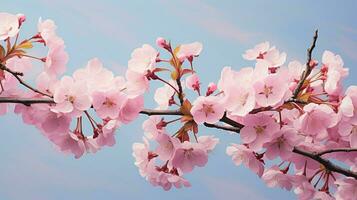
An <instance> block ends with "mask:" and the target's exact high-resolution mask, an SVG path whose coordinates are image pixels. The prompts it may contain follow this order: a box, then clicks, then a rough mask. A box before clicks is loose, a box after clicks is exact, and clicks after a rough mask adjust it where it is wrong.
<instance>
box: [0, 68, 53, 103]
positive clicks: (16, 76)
mask: <svg viewBox="0 0 357 200" xmlns="http://www.w3.org/2000/svg"><path fill="white" fill-rule="evenodd" d="M0 69H2V70H5V71H7V72H9V73H10V74H12V75H13V76H14V77H15V78H16V79H17V80H18V81H19V83H20V84H21V85H23V86H25V87H26V88H28V89H30V90H32V91H34V92H36V93H38V94H41V95H43V96H47V97H50V98H52V96H51V95H49V94H46V93H43V92H41V91H39V90H38V89H36V88H33V87H32V86H30V85H29V84H28V83H26V82H25V81H24V80H22V78H20V77H19V76H21V75H23V74H22V73H21V72H15V71H12V70H11V69H9V68H7V67H6V66H5V65H3V64H1V63H0Z"/></svg>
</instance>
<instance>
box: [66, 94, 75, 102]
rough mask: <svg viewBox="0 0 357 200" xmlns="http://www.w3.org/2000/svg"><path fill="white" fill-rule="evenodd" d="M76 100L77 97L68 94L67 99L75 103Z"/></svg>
mask: <svg viewBox="0 0 357 200" xmlns="http://www.w3.org/2000/svg"><path fill="white" fill-rule="evenodd" d="M75 100H76V97H74V96H67V101H69V102H71V103H73V102H74V101H75Z"/></svg>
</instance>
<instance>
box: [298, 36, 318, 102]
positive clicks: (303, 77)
mask: <svg viewBox="0 0 357 200" xmlns="http://www.w3.org/2000/svg"><path fill="white" fill-rule="evenodd" d="M317 37H318V30H316V31H315V35H314V38H313V40H312V44H311V46H310V48H308V49H307V61H306V68H305V70H304V72H303V73H302V75H301V78H300V81H299V83H298V84H297V86H296V88H295V90H294V93H293V97H292V99H296V97H297V96H298V94H299V92H300V90H301V87H302V86H303V85H304V82H305V80H306V78H307V77H308V76H309V75H310V73H311V71H312V67H311V66H310V65H311V60H312V51H313V50H314V48H315V46H316V41H317Z"/></svg>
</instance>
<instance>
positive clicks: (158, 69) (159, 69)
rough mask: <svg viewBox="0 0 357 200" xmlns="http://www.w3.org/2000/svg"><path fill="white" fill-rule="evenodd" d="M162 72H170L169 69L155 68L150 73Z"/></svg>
mask: <svg viewBox="0 0 357 200" xmlns="http://www.w3.org/2000/svg"><path fill="white" fill-rule="evenodd" d="M162 71H170V70H169V69H166V68H161V67H156V68H155V69H154V70H153V71H152V72H153V73H155V72H162Z"/></svg>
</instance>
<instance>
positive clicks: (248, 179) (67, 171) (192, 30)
mask: <svg viewBox="0 0 357 200" xmlns="http://www.w3.org/2000/svg"><path fill="white" fill-rule="evenodd" d="M356 8H357V2H356V1H352V0H351V1H343V3H341V1H337V0H336V1H332V0H329V1H323V0H320V1H308V0H305V1H294V2H293V1H283V0H281V1H278V0H276V1H233V0H232V1H198V0H193V1H188V0H183V1H178V0H177V1H168V0H158V1H114V0H113V1H109V0H107V1H89V0H87V1H85V0H77V1H74V0H56V1H55V0H32V1H27V0H22V1H21V0H11V1H10V0H6V1H5V0H3V1H1V12H10V13H24V14H25V15H26V16H27V22H26V24H25V26H24V27H23V29H24V30H23V33H24V35H27V36H29V35H31V34H33V33H35V31H36V25H37V20H38V18H39V17H42V18H43V19H47V18H50V19H53V20H55V22H56V23H57V25H58V33H59V35H60V36H62V37H63V38H64V40H65V42H66V49H67V51H68V52H69V54H70V62H69V65H68V74H70V73H72V72H73V71H74V70H75V69H77V68H79V67H83V66H84V65H85V64H86V62H87V61H88V60H89V59H91V58H93V57H98V58H100V59H101V60H102V61H103V63H104V65H105V66H106V67H107V68H109V69H111V70H113V71H114V72H115V73H116V74H123V72H124V71H125V66H126V63H127V60H128V59H129V57H130V53H131V51H132V50H133V49H134V48H136V47H138V46H141V45H142V44H143V43H149V44H152V45H153V44H154V43H155V39H156V38H157V37H158V36H162V37H165V38H167V39H170V40H171V41H172V42H173V43H174V44H175V43H176V44H177V43H187V42H193V41H200V42H202V43H203V45H204V50H203V52H202V55H201V56H200V57H199V59H198V61H197V62H196V69H197V71H198V72H199V73H201V74H204V76H202V78H201V79H202V82H203V83H205V84H208V83H209V82H210V81H217V80H218V79H219V73H220V69H221V68H222V67H223V66H226V65H229V66H232V67H233V68H235V69H239V68H240V67H244V66H249V65H251V63H249V62H246V61H244V60H243V59H242V57H241V54H242V53H243V52H244V51H245V50H246V49H248V48H250V47H252V46H254V45H255V44H257V43H259V42H262V41H270V42H271V43H272V44H274V45H276V46H277V47H278V48H279V49H280V50H282V51H285V52H287V53H288V60H293V59H298V60H300V61H301V62H304V61H305V54H306V53H305V52H306V48H307V46H308V45H309V44H310V41H311V38H312V35H313V31H314V29H316V28H318V29H319V33H320V36H319V39H318V43H317V49H316V51H315V52H314V55H315V58H321V54H322V52H323V50H325V49H328V50H331V51H333V52H336V53H338V54H340V55H341V56H342V58H343V59H344V61H345V65H346V66H347V67H349V68H350V76H349V78H348V79H347V80H346V83H347V84H348V85H351V84H356V83H357V80H356V78H353V77H356V75H357V69H356V67H355V66H356V64H357V53H356V51H357V23H356V22H355V19H356V18H357V13H356V12H355V9H356ZM152 91H153V90H152ZM151 94H152V93H151ZM150 97H151V96H150V95H148V97H147V103H146V106H147V107H153V106H154V104H153V103H152V100H151V98H150ZM144 119H145V117H143V116H141V117H140V118H139V119H138V120H136V122H134V123H132V124H130V125H126V126H123V127H122V128H120V130H119V131H118V132H117V136H116V138H117V145H116V146H115V147H112V148H105V149H103V150H101V151H100V152H98V153H97V154H95V155H92V154H88V155H86V156H84V157H83V158H81V159H79V160H76V159H74V158H73V157H72V156H66V155H63V154H62V153H59V152H57V151H56V150H55V149H54V148H53V146H52V145H51V144H50V142H48V141H47V140H46V138H44V137H43V136H42V135H41V134H40V133H39V132H38V131H37V130H36V129H35V128H34V127H31V126H27V125H24V124H23V123H22V120H21V119H20V118H19V117H18V116H15V115H13V114H9V115H7V116H3V117H1V120H0V127H1V135H2V142H1V143H0V157H1V160H2V161H1V164H0V199H10V200H12V199H14V200H17V199H37V200H42V199H46V200H52V199H53V200H56V199H68V200H71V199H86V200H92V199H99V198H100V199H143V198H145V199H193V198H200V199H207V200H210V199H222V198H223V197H224V199H227V200H230V199H252V200H270V199H292V198H294V195H293V194H292V193H289V192H286V191H283V190H280V189H270V188H267V187H266V186H265V185H264V184H263V183H262V181H261V180H259V179H258V178H257V176H256V175H255V174H253V173H252V172H250V171H249V170H247V169H245V168H244V167H236V166H234V165H233V163H232V161H231V160H230V158H229V157H228V156H226V154H225V148H226V146H227V145H228V144H229V143H231V142H238V141H239V140H238V137H237V136H234V135H229V134H224V133H225V132H222V131H219V130H212V129H206V128H202V129H201V131H200V132H201V133H202V134H214V135H217V136H218V137H220V138H221V141H222V142H221V143H220V144H219V145H218V147H217V149H216V150H215V151H214V152H213V153H212V154H211V155H210V158H209V163H208V164H207V166H206V167H205V168H198V169H196V170H194V172H193V173H191V174H188V175H187V176H186V178H187V179H189V180H190V181H191V183H192V187H191V188H188V189H181V190H176V189H173V190H171V191H169V192H165V191H163V190H162V189H161V188H156V187H152V186H151V185H150V184H149V183H147V182H146V181H145V180H144V179H143V178H142V177H141V176H140V175H139V173H138V171H137V168H136V167H135V166H134V164H133V161H134V159H133V157H132V156H131V153H132V152H131V145H132V143H133V142H137V141H140V140H141V137H142V134H143V133H142V130H141V123H142V121H143V120H144Z"/></svg>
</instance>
